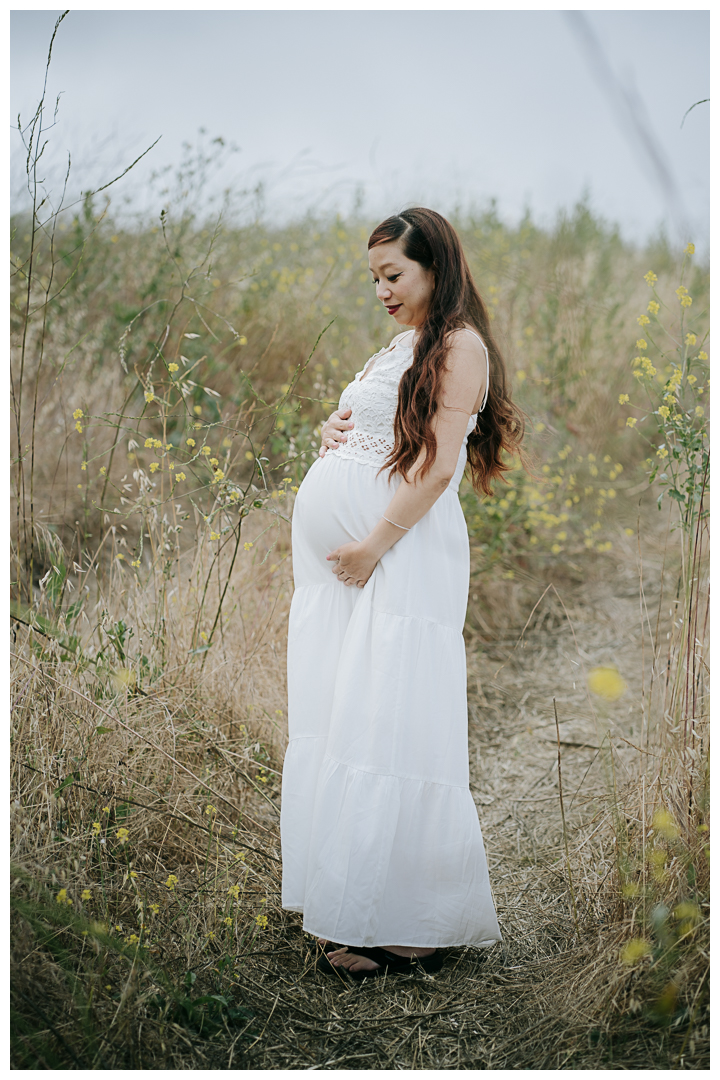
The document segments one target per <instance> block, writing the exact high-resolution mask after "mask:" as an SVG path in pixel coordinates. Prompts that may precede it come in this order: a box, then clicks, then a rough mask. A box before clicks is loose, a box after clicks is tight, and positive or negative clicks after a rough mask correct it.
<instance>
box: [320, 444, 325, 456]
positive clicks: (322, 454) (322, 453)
mask: <svg viewBox="0 0 720 1080" xmlns="http://www.w3.org/2000/svg"><path fill="white" fill-rule="evenodd" d="M325 452H326V448H325V447H324V446H321V447H320V457H325Z"/></svg>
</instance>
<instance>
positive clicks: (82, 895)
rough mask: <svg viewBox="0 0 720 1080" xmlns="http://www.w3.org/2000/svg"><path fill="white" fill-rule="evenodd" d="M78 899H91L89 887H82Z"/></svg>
mask: <svg viewBox="0 0 720 1080" xmlns="http://www.w3.org/2000/svg"><path fill="white" fill-rule="evenodd" d="M80 899H81V900H92V893H91V892H90V890H89V889H83V891H82V892H81V893H80Z"/></svg>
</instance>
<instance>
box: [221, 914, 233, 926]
mask: <svg viewBox="0 0 720 1080" xmlns="http://www.w3.org/2000/svg"><path fill="white" fill-rule="evenodd" d="M223 922H224V923H225V925H226V926H232V922H233V921H232V919H231V918H230V916H229V915H226V916H225V918H224V919H223Z"/></svg>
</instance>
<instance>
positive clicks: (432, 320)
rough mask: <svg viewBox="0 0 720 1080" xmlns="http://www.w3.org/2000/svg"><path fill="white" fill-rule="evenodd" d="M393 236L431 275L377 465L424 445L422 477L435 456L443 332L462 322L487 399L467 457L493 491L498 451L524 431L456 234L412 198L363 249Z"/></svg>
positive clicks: (407, 458) (397, 469)
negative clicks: (389, 442) (482, 348)
mask: <svg viewBox="0 0 720 1080" xmlns="http://www.w3.org/2000/svg"><path fill="white" fill-rule="evenodd" d="M395 240H399V241H400V242H401V245H402V249H403V253H404V255H405V256H406V258H408V259H411V260H412V261H413V262H417V263H420V265H421V266H422V267H424V268H425V269H426V270H432V272H433V274H434V275H435V291H434V293H433V297H432V300H431V301H430V308H429V310H428V313H427V317H426V319H425V321H424V322H423V324H422V326H420V327H419V328H418V339H417V343H416V345H415V354H414V359H413V362H412V364H411V365H410V367H409V368H407V369H406V371H405V372H404V373H403V376H402V378H401V379H400V385H399V388H398V407H397V412H396V414H395V446H394V448H393V450H392V453H391V454H390V455H389V457H388V460H387V461H386V463H385V464H384V465H383V469H388V468H389V469H390V474H389V475H390V476H393V475H394V473H399V474H400V475H401V476H402V477H403V479H405V480H407V479H408V471H409V469H410V468H411V466H412V465H413V464H414V462H415V461H416V460H417V458H418V456H419V455H420V453H421V451H422V449H423V447H424V448H425V452H426V458H425V461H424V462H423V464H422V466H421V468H420V470H419V476H420V479H422V478H423V477H424V476H425V475H426V474H427V472H428V471H429V470H430V468H431V466H432V464H433V462H434V461H435V458H436V456H437V441H436V439H435V435H434V434H433V431H432V428H431V423H430V422H431V419H432V417H433V416H434V415H435V413H436V411H437V408H438V403H439V394H440V386H441V381H442V373H443V371H444V370H445V362H446V358H447V351H448V348H449V345H450V341H449V339H448V334H449V333H451V332H452V331H453V330H458V329H459V328H460V327H463V326H465V325H466V324H469V325H470V326H474V327H475V329H476V330H477V332H478V334H479V335H480V337H481V338H482V340H483V341H484V342H485V345H486V346H487V350H488V355H489V359H490V385H489V387H488V395H487V402H486V405H485V408H484V409H483V411H482V412H481V413H480V414H479V415H478V418H477V424H476V425H475V428H474V430H473V431H472V432H471V433H470V435H469V436H468V441H467V460H468V464H469V466H470V469H471V474H472V484H473V487H474V488H475V490H476V491H477V492H478V493H480V492H481V491H482V492H483V493H484V494H486V495H491V494H492V488H491V487H490V485H491V483H492V481H493V480H495V479H497V478H498V477H500V478H502V474H503V473H504V472H507V471H508V469H509V468H510V466H509V465H508V464H506V463H505V462H504V461H503V458H502V453H503V451H508V452H510V453H511V454H520V456H521V457H522V452H521V450H520V443H521V442H522V438H523V435H524V433H525V420H524V414H523V413H522V411H521V410H520V409H518V407H517V406H516V405H514V404H513V402H512V399H511V396H510V390H509V387H508V385H507V376H506V372H505V363H504V361H503V358H502V355H501V353H500V350H499V349H498V347H497V344H496V342H495V339H494V338H493V335H492V332H491V330H490V318H489V316H488V310H487V308H486V307H485V304H484V302H483V300H482V297H481V296H480V294H479V292H478V291H477V288H476V286H475V283H474V281H473V279H472V275H471V273H470V268H469V267H468V264H467V261H466V259H465V255H464V253H463V249H462V246H461V244H460V239H459V237H458V235H457V233H456V232H455V230H454V229H453V227H452V225H451V224H450V223H449V222H448V221H446V220H445V218H444V217H441V216H440V214H437V213H435V211H434V210H426V209H424V208H423V207H420V206H416V207H413V208H412V209H410V210H403V212H402V214H397V215H394V216H393V217H389V218H386V219H385V221H383V222H381V223H380V225H378V227H377V228H376V229H375V230H374V231H373V233H372V235H371V236H370V239H369V240H368V250H370V248H373V247H375V246H376V245H377V244H385V243H389V242H392V241H395Z"/></svg>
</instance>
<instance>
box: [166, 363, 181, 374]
mask: <svg viewBox="0 0 720 1080" xmlns="http://www.w3.org/2000/svg"><path fill="white" fill-rule="evenodd" d="M179 370H180V369H179V367H178V365H177V364H168V371H172V372H175V371H179Z"/></svg>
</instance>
